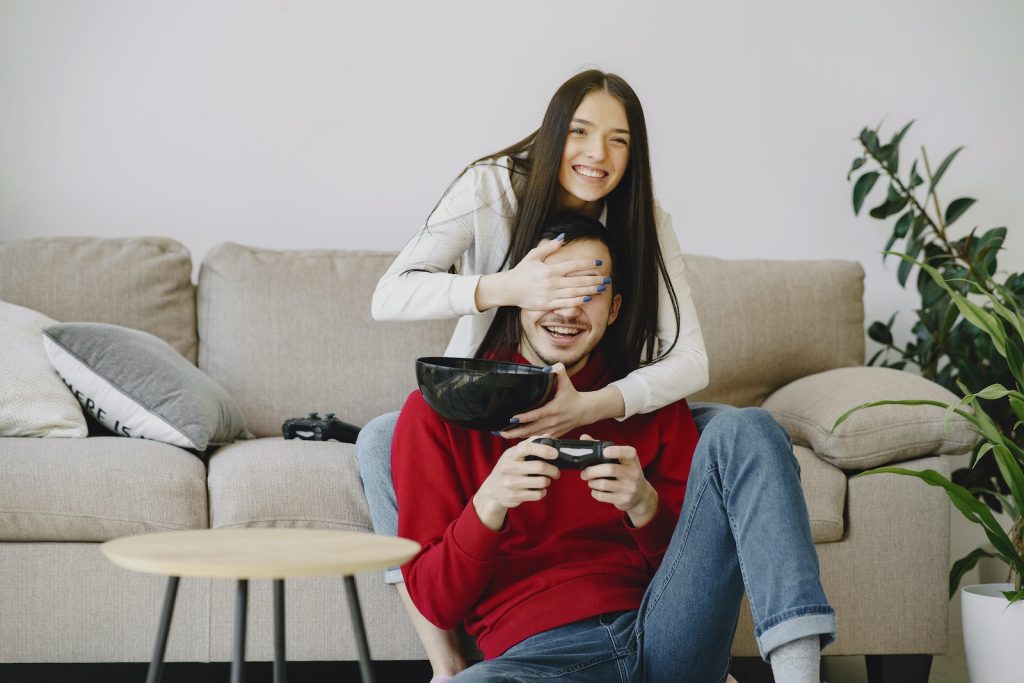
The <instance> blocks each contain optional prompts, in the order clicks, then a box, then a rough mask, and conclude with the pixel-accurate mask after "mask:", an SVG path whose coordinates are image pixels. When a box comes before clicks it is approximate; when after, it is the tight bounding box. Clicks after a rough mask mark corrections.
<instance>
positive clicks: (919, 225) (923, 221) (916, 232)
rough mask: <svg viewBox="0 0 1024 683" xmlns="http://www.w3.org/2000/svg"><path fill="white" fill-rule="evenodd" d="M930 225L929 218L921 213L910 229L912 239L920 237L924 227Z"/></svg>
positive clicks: (915, 218)
mask: <svg viewBox="0 0 1024 683" xmlns="http://www.w3.org/2000/svg"><path fill="white" fill-rule="evenodd" d="M926 225H928V217H927V216H925V215H924V214H923V213H919V214H917V215H916V216H915V217H914V225H913V227H912V228H910V235H911V237H920V236H921V231H922V230H923V229H924V226H926Z"/></svg>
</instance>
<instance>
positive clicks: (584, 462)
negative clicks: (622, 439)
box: [526, 438, 618, 470]
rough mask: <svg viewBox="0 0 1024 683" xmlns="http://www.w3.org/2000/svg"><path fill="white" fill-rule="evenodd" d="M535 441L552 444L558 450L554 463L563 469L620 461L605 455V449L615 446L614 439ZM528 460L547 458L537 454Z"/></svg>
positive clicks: (580, 468) (575, 468)
mask: <svg viewBox="0 0 1024 683" xmlns="http://www.w3.org/2000/svg"><path fill="white" fill-rule="evenodd" d="M534 443H539V444H543V445H545V446H551V447H552V448H554V449H555V450H556V451H558V458H557V459H556V460H555V461H554V463H553V464H554V465H555V466H556V467H558V468H559V469H563V470H585V469H587V468H588V467H591V466H593V465H600V464H601V463H605V462H618V458H608V457H605V455H604V451H605V449H607V448H609V447H610V446H614V445H615V442H613V441H577V440H573V439H548V438H543V439H535V440H534ZM526 459H527V460H545V459H546V458H540V457H538V456H536V455H529V456H527V458H526Z"/></svg>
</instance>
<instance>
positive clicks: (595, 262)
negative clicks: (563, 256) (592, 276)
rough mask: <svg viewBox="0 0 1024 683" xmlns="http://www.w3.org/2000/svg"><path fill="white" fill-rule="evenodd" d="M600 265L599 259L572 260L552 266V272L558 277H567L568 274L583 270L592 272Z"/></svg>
mask: <svg viewBox="0 0 1024 683" xmlns="http://www.w3.org/2000/svg"><path fill="white" fill-rule="evenodd" d="M600 265H601V259H582V258H581V259H573V260H571V261H562V262H561V263H557V264H555V265H553V266H552V268H553V269H554V271H555V272H556V273H558V274H559V275H568V274H570V273H577V272H580V271H583V270H590V271H592V270H593V269H594V268H597V267H598V266H600Z"/></svg>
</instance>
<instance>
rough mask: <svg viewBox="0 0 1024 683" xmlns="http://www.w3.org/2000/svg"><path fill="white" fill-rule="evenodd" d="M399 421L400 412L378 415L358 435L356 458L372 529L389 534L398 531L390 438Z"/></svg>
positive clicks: (392, 534)
mask: <svg viewBox="0 0 1024 683" xmlns="http://www.w3.org/2000/svg"><path fill="white" fill-rule="evenodd" d="M397 422H398V413H386V414H384V415H381V416H380V417H375V418H374V419H372V420H370V421H369V422H368V423H367V424H366V426H365V427H363V428H362V429H361V430H359V436H358V437H357V438H356V461H357V463H358V465H359V476H360V478H361V479H362V480H363V492H364V493H365V494H366V502H367V505H368V506H369V508H370V518H371V519H372V520H373V529H374V531H376V532H377V533H379V534H386V535H388V536H394V535H395V534H397V533H398V501H397V500H396V498H395V485H394V483H393V482H392V480H391V440H392V437H393V436H394V433H395V424H396V423H397Z"/></svg>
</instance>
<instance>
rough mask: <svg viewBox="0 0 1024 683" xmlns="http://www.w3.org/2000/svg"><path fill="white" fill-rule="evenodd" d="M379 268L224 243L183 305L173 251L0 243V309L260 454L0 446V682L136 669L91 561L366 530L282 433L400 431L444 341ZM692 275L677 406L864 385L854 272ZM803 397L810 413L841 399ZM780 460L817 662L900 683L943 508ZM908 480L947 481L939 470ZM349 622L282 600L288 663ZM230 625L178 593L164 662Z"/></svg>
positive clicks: (143, 581) (945, 522) (945, 523)
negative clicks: (192, 367) (233, 424)
mask: <svg viewBox="0 0 1024 683" xmlns="http://www.w3.org/2000/svg"><path fill="white" fill-rule="evenodd" d="M391 258H392V255H391V254H388V253H374V252H350V251H273V250H264V249H254V248H248V247H243V246H240V245H237V244H230V243H229V244H223V245H220V246H219V247H217V248H215V249H214V250H213V251H211V252H210V253H209V254H207V255H206V257H205V259H204V260H203V262H202V266H201V269H200V272H199V277H198V284H197V285H193V283H192V280H191V275H192V262H191V258H190V255H189V254H188V252H187V251H186V250H185V249H184V248H183V247H182V246H181V245H180V244H178V243H176V242H174V241H172V240H167V239H158V238H139V239H119V240H102V239H89V238H62V239H40V240H26V241H20V242H8V243H2V244H0V299H3V300H5V301H9V302H11V303H15V304H20V305H22V306H27V307H30V308H34V309H36V310H39V311H41V312H43V313H45V314H47V315H49V316H50V317H52V318H55V319H57V320H60V321H94V322H111V323H116V324H121V325H127V326H131V327H137V328H140V329H143V330H147V331H149V332H152V333H154V334H156V335H158V336H160V337H162V338H164V339H165V340H167V341H168V342H169V343H171V344H172V345H173V346H174V347H175V348H177V349H178V350H179V351H180V352H181V353H182V354H183V355H184V356H185V357H186V358H188V359H189V360H190V361H193V362H197V363H198V366H199V367H200V368H201V369H202V370H204V371H205V372H206V373H208V374H209V375H211V376H212V377H213V378H214V379H216V380H217V381H218V382H219V383H220V384H221V385H222V386H224V387H225V388H226V389H227V390H228V392H229V393H231V394H232V396H233V397H234V398H235V399H236V400H237V401H238V403H239V405H240V407H241V409H242V412H243V413H244V415H245V417H246V420H247V422H248V426H249V429H250V430H251V431H252V432H253V433H254V434H255V435H256V436H257V437H258V438H257V439H256V440H251V441H242V442H237V443H235V444H233V445H231V446H227V447H223V448H221V449H220V450H218V451H216V452H215V453H213V455H212V457H209V460H208V463H206V462H204V461H203V460H201V459H199V458H197V457H195V456H193V455H191V454H190V453H188V452H186V451H183V450H180V449H177V448H175V447H173V446H169V445H164V444H160V443H155V442H150V441H141V440H136V439H127V438H116V437H90V438H87V439H26V438H6V439H0V662H142V661H147V660H148V659H149V656H150V653H151V648H152V644H153V639H154V633H155V627H156V621H157V616H158V612H159V606H160V603H161V599H162V592H163V588H164V581H163V580H162V579H161V578H160V577H156V576H149V575H144V574H138V573H132V572H128V571H125V570H122V569H119V568H117V567H115V566H113V565H112V564H110V563H109V562H108V561H107V560H106V559H104V558H103V556H102V555H101V554H100V552H99V550H98V547H99V545H98V544H99V542H101V541H104V540H107V539H110V538H114V537H117V536H122V535H128V534H135V533H143V532H148V531H162V530H170V529H188V528H205V527H207V526H210V527H215V528H224V527H248V526H277V527H323V528H332V529H354V530H362V531H368V530H370V528H371V525H370V518H369V515H368V511H367V507H366V502H365V499H364V497H363V494H362V490H361V485H360V480H359V475H358V473H357V468H356V462H355V450H354V446H352V445H349V444H340V443H337V442H327V443H316V442H301V441H284V440H283V439H282V438H280V429H281V423H282V422H283V421H284V420H285V419H286V418H289V417H295V416H301V415H305V414H306V413H307V412H310V411H314V410H315V411H319V412H321V413H326V412H328V411H330V412H335V413H337V414H338V415H339V416H340V417H341V418H342V419H344V420H346V421H348V422H352V423H354V424H357V425H361V424H365V422H366V421H368V420H369V419H370V418H372V417H374V416H376V415H379V414H381V413H384V412H387V411H390V410H395V409H397V408H398V407H399V406H400V405H401V403H402V401H403V400H404V397H405V396H406V395H407V393H408V392H409V391H410V390H412V389H414V388H415V380H414V369H413V368H414V366H413V361H414V359H415V358H416V357H417V356H420V355H428V354H438V353H440V352H442V351H443V349H444V348H445V345H446V342H447V339H448V336H449V333H450V331H451V329H452V325H453V322H452V321H430V322H417V323H381V322H375V321H373V320H371V318H370V314H369V311H370V295H371V292H372V290H373V286H374V284H375V282H376V280H377V278H378V276H379V275H380V274H381V273H382V272H383V271H384V269H385V268H386V266H387V265H388V263H389V262H390V260H391ZM687 268H688V274H689V280H690V283H691V286H692V288H693V296H694V300H695V301H696V305H697V309H698V312H699V315H700V319H701V323H702V325H703V328H704V331H705V335H706V340H707V346H708V349H709V351H710V358H711V384H710V386H709V388H708V389H707V390H705V391H704V392H701V394H700V395H699V396H697V397H694V399H693V400H700V401H717V402H723V403H731V404H734V405H761V404H762V403H764V402H765V400H766V399H769V398H770V397H772V396H773V395H776V396H778V395H779V394H778V392H779V390H780V389H784V388H786V387H793V386H794V385H792V383H793V382H794V381H796V380H800V379H801V378H806V377H808V376H818V375H817V374H816V373H822V372H824V371H828V370H832V369H834V368H842V367H849V366H859V365H861V364H862V363H863V361H864V327H863V323H864V320H863V318H864V314H863V305H862V295H863V285H862V280H863V271H862V269H861V267H860V266H859V265H858V264H857V263H852V262H845V261H802V262H801V261H793V262H781V261H727V260H720V259H717V258H709V257H702V256H689V257H687ZM869 371H870V369H865V368H860V369H859V370H856V371H853V372H856V373H860V372H869ZM893 372H894V371H893ZM900 374H901V375H902V374H903V373H900ZM825 377H826V378H827V377H828V376H827V375H826V376H825ZM908 377H909V375H908ZM843 381H846V380H843ZM816 386H818V389H816V391H819V392H821V394H822V395H821V396H820V397H818V396H804V397H803V399H804V400H805V401H806V402H807V404H808V405H812V406H815V405H820V404H821V402H822V401H826V400H827V399H829V398H830V396H831V395H832V394H833V393H834V392H835V391H839V390H840V389H842V387H839V386H836V387H831V388H830V387H829V386H828V384H827V379H826V383H825V385H824V388H822V385H821V383H819V384H818V385H816ZM789 393H790V394H792V393H793V392H792V390H791V391H790V392H789ZM819 398H820V400H819ZM776 403H778V401H776ZM790 403H792V401H790ZM769 405H771V402H769ZM780 412H781V413H785V412H786V408H785V406H783V407H782V408H780ZM788 419H789V422H788V423H784V424H789V425H798V426H799V424H801V420H802V418H801V416H800V415H799V414H796V415H794V414H792V410H790V414H789V415H788ZM780 421H781V418H780ZM796 440H797V441H798V442H799V441H800V439H796ZM794 450H795V453H796V457H797V458H798V459H799V462H800V464H801V467H802V474H801V477H802V482H803V485H804V489H805V495H806V499H807V503H808V508H809V513H810V519H811V526H812V530H813V534H814V539H815V543H816V544H817V549H818V553H819V557H820V560H821V576H822V580H823V583H824V586H825V590H826V593H827V595H828V597H829V600H830V602H831V604H832V605H833V606H834V608H835V610H836V614H837V618H838V624H839V637H838V639H837V641H836V642H835V643H834V644H833V645H831V646H830V647H829V649H828V650H826V652H825V654H829V655H852V654H858V655H872V656H873V655H923V657H917V658H913V659H911V660H904V659H874V660H872V661H873V662H874V664H873V666H875V667H877V666H878V665H879V664H880V663H882V664H885V663H886V662H895V663H896V664H897V666H896V668H894V669H892V671H896V670H898V669H899V666H901V665H902V664H900V662H903V663H904V664H905V663H907V662H908V661H909V662H911V664H912V665H913V666H920V665H921V663H922V662H924V663H925V664H927V662H929V661H930V660H929V657H928V656H929V655H933V654H941V653H944V652H945V651H946V647H947V604H948V602H947V598H946V585H947V571H948V567H949V557H948V547H949V508H948V503H947V501H946V498H945V496H944V495H943V494H942V492H941V491H939V490H938V489H934V488H931V487H927V486H924V485H922V484H921V483H920V482H919V481H917V480H915V479H911V478H909V477H896V476H873V477H864V478H859V479H857V478H853V476H852V475H854V474H855V472H851V471H844V470H842V469H839V468H837V467H835V466H833V464H829V463H828V462H826V460H825V459H823V458H821V457H818V456H817V455H816V454H815V452H814V451H813V450H811V449H810V448H808V447H804V446H797V447H795V449H794ZM904 465H905V466H907V467H910V468H914V469H923V468H932V469H935V470H938V471H940V472H943V473H946V474H948V470H949V467H948V464H947V463H946V462H945V461H944V460H943V459H942V458H940V457H934V456H927V457H918V458H915V459H913V460H910V461H908V462H906V463H904ZM358 585H359V590H360V594H361V598H362V603H363V609H364V613H365V615H366V618H367V628H368V632H369V637H370V643H371V649H372V653H373V655H374V657H376V658H379V659H420V658H422V657H423V653H422V651H421V649H420V647H419V645H418V643H417V641H416V638H415V635H414V632H413V630H412V628H411V627H410V625H409V623H408V622H407V620H406V617H405V615H404V613H403V610H402V608H401V606H400V604H399V601H398V598H397V597H396V595H395V593H394V591H393V589H391V588H389V587H385V586H384V585H383V583H382V582H381V580H380V577H379V576H375V575H373V576H371V575H366V576H361V577H359V581H358ZM343 600H344V597H343V590H342V584H341V582H340V580H336V579H323V580H319V579H310V580H306V581H300V580H296V581H292V582H290V583H289V585H288V606H289V614H288V625H287V628H288V655H289V658H290V659H293V660H327V659H349V660H351V659H356V651H355V646H354V642H353V640H352V638H351V634H350V629H349V625H348V615H347V610H346V609H345V606H344V602H343ZM251 601H252V602H251V608H250V631H249V645H248V654H249V657H250V659H264V660H266V659H271V658H272V651H271V645H272V639H271V633H270V629H271V609H270V586H269V585H263V584H261V583H260V582H255V583H254V586H253V588H252V597H251ZM232 603H233V587H232V585H229V583H228V582H221V581H216V580H198V579H193V580H188V579H186V580H184V581H182V584H181V590H180V593H179V597H178V605H177V608H176V612H175V619H174V623H173V626H172V628H171V635H170V642H169V648H168V652H167V659H168V661H198V662H206V661H228V660H230V657H231V651H230V648H231V635H232V629H231V625H232ZM752 632H753V627H752V623H751V619H750V616H749V612H748V611H747V609H746V607H745V608H744V613H743V616H742V617H741V620H740V624H739V627H738V630H737V634H736V638H735V642H734V644H733V648H732V649H733V653H734V655H736V656H751V657H752V656H756V655H757V647H756V644H755V642H754V640H753V636H752ZM885 665H886V666H889V664H885ZM901 676H902V674H901ZM875 680H883V677H879V676H877V675H876V676H875ZM885 680H896V678H895V677H894V675H893V674H892V673H891V672H890V673H889V676H888V677H887V678H885ZM901 680H910V678H909V677H907V678H901ZM921 680H923V679H921Z"/></svg>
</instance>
